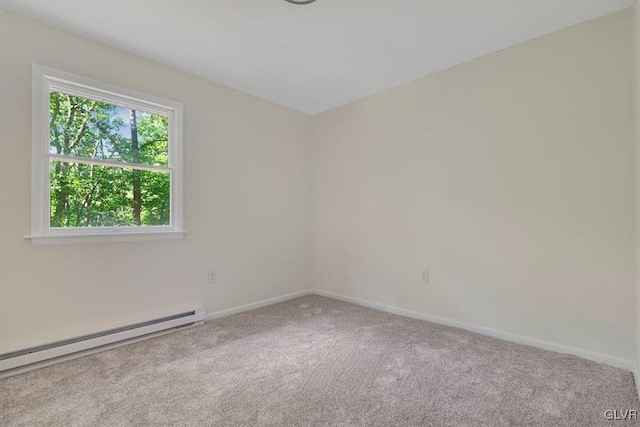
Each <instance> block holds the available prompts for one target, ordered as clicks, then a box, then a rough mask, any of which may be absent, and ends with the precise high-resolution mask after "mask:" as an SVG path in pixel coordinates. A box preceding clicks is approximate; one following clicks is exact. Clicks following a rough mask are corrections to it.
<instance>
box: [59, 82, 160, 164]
mask: <svg viewBox="0 0 640 427" xmlns="http://www.w3.org/2000/svg"><path fill="white" fill-rule="evenodd" d="M49 124H50V125H49V129H50V130H49V151H50V153H53V154H62V155H67V156H78V157H88V158H95V159H103V160H118V161H123V162H130V163H141V164H145V165H156V166H167V165H168V152H169V150H168V148H169V119H168V117H166V116H161V115H158V114H152V113H149V112H146V111H141V110H132V109H130V108H128V107H121V106H118V105H114V104H109V103H107V102H100V101H94V100H91V99H87V98H83V97H81V96H73V95H67V94H65V93H59V92H53V91H52V92H51V93H50V94H49Z"/></svg>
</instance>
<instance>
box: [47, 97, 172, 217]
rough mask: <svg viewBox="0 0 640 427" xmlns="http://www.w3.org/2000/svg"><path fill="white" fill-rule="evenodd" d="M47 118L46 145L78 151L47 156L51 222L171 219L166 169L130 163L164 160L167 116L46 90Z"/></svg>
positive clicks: (54, 150)
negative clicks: (111, 163)
mask: <svg viewBox="0 0 640 427" xmlns="http://www.w3.org/2000/svg"><path fill="white" fill-rule="evenodd" d="M127 116H128V117H127ZM49 119H50V150H51V152H52V153H55V154H59V155H63V156H73V157H77V158H78V160H77V161H75V160H72V159H64V160H62V159H60V160H58V159H55V160H52V162H51V169H50V182H51V191H50V194H51V196H50V197H51V200H50V206H51V217H50V223H51V227H101V226H102V227H104V226H132V225H169V221H170V175H169V173H168V172H161V171H147V170H140V169H135V168H132V167H127V164H128V163H129V164H131V163H136V164H145V165H155V166H167V165H168V147H169V145H168V144H169V139H168V120H167V118H166V117H164V116H160V115H155V114H151V113H148V112H144V111H139V110H129V109H127V108H124V107H119V106H116V105H112V104H109V103H105V102H99V101H94V100H90V99H86V98H83V97H79V96H73V95H68V94H64V93H58V92H51V94H50V117H49ZM127 119H128V120H127ZM127 128H128V129H127ZM82 159H100V160H112V161H118V162H122V166H123V167H117V166H107V165H94V164H88V163H83V160H82Z"/></svg>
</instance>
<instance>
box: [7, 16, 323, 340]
mask: <svg viewBox="0 0 640 427" xmlns="http://www.w3.org/2000/svg"><path fill="white" fill-rule="evenodd" d="M0 19H1V20H0V31H1V33H0V34H1V37H2V40H1V48H2V52H1V55H2V56H1V70H0V71H1V73H2V75H1V78H0V88H1V90H2V92H1V98H2V99H1V103H0V108H1V110H0V117H1V119H0V120H1V123H0V125H1V129H2V130H1V137H2V141H1V143H2V144H1V150H2V151H1V153H2V163H1V180H2V181H1V185H0V190H1V191H2V209H1V212H2V221H1V225H2V227H1V228H0V232H1V234H2V235H1V245H2V246H1V248H2V254H1V256H0V262H1V264H0V270H1V271H0V278H1V281H2V286H0V298H1V313H0V321H1V335H0V341H1V343H0V351H2V350H8V349H12V348H17V347H23V346H28V345H35V344H41V343H44V342H48V341H52V340H58V339H62V338H68V337H71V336H74V335H78V334H82V333H85V332H94V331H96V330H101V329H105V328H109V327H112V326H114V325H116V324H117V325H120V324H127V323H130V322H133V321H137V320H141V319H148V318H149V317H150V316H154V315H159V314H166V313H168V312H172V311H174V310H180V309H184V308H190V307H193V306H202V305H204V306H205V307H206V309H207V311H208V312H214V311H218V310H221V309H225V308H230V307H235V306H238V305H242V304H246V303H250V302H254V301H259V300H263V299H265V298H270V297H275V296H280V295H283V294H287V293H291V292H295V291H298V290H301V289H307V288H309V287H310V283H311V256H310V254H311V166H310V151H309V144H308V141H309V118H308V116H306V115H304V114H301V113H297V112H294V111H291V110H288V109H285V108H282V107H279V106H276V105H274V104H271V103H269V102H266V101H262V100H260V99H257V98H254V97H251V96H249V95H245V94H242V93H240V92H237V91H234V90H231V89H228V88H225V87H223V86H220V85H216V84H213V83H209V82H207V81H205V80H202V79H199V78H196V77H193V76H190V75H188V74H185V73H181V72H178V71H176V70H173V69H170V68H168V67H164V66H161V65H159V64H156V63H153V62H150V61H146V60H143V59H140V58H138V57H135V56H132V55H129V54H126V53H123V52H121V51H118V50H116V49H112V48H109V47H106V46H105V45H102V44H99V43H96V42H93V41H90V40H88V39H85V38H82V37H79V36H76V35H73V34H70V33H67V32H65V31H62V30H58V29H54V28H52V27H49V26H45V25H42V24H40V23H37V22H35V21H32V20H29V19H26V18H24V17H21V16H19V15H16V14H13V13H10V12H7V11H3V10H0ZM31 63H37V64H41V65H45V66H48V67H53V68H56V69H60V70H63V71H67V72H71V73H75V74H79V75H82V76H85V77H89V78H93V79H97V80H100V81H104V82H107V83H112V84H116V85H121V86H124V87H128V88H131V89H134V90H138V91H142V92H146V93H149V94H152V95H157V96H161V97H164V98H168V99H172V100H175V101H178V102H181V103H183V104H184V111H185V119H184V125H185V131H184V146H185V148H184V150H185V182H186V187H185V209H184V211H185V228H186V229H187V230H188V231H189V234H188V235H187V236H186V237H185V238H184V239H183V240H178V241H161V242H140V243H115V244H93V245H69V246H46V247H33V246H31V244H30V242H29V241H28V240H25V239H24V238H23V236H24V235H25V234H29V224H30V219H29V216H30V156H31V154H30V147H31V142H30V139H31V102H30V100H31V77H30V75H31V74H30V73H31V71H30V70H31ZM212 266H215V267H217V269H218V283H217V284H215V285H208V284H207V283H206V272H207V269H208V268H209V267H212Z"/></svg>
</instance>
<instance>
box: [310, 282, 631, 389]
mask: <svg viewBox="0 0 640 427" xmlns="http://www.w3.org/2000/svg"><path fill="white" fill-rule="evenodd" d="M311 293H314V294H316V295H321V296H325V297H328V298H333V299H338V300H341V301H346V302H350V303H353V304H357V305H361V306H364V307H369V308H374V309H376V310H380V311H386V312H387V313H394V314H399V315H401V316H406V317H412V318H414V319H420V320H426V321H428V322H433V323H437V324H439V325H445V326H453V327H455V328H460V329H465V330H467V331H471V332H476V333H478V334H482V335H487V336H490V337H493V338H500V339H503V340H506V341H511V342H515V343H518V344H524V345H529V346H532V347H538V348H542V349H544V350H549V351H554V352H556V353H565V354H572V355H574V356H579V357H583V358H585V359H589V360H593V361H596V362H601V363H605V364H607V365H611V366H614V367H616V368H622V369H627V370H629V371H632V372H634V374H635V372H636V369H635V363H634V361H633V360H627V359H622V358H620V357H616V356H611V355H608V354H602V353H597V352H594V351H589V350H583V349H579V348H575V347H570V346H567V345H563V344H558V343H554V342H551V341H544V340H540V339H537V338H530V337H526V336H524V335H518V334H513V333H511V332H504V331H499V330H496V329H491V328H486V327H484V326H477V325H473V324H470V323H465V322H459V321H457V320H451V319H447V318H444V317H439V316H432V315H429V314H424V313H419V312H416V311H412V310H406V309H404V308H398V307H392V306H389V305H384V304H379V303H377V302H373V301H367V300H363V299H360V298H356V297H352V296H348V295H343V294H338V293H335V292H329V291H324V290H322V289H313V290H312V292H311ZM636 378H637V376H636ZM636 384H638V382H637V380H636Z"/></svg>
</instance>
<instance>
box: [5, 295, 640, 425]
mask: <svg viewBox="0 0 640 427" xmlns="http://www.w3.org/2000/svg"><path fill="white" fill-rule="evenodd" d="M0 399H1V403H2V423H1V424H2V425H3V426H7V427H8V426H110V427H113V426H394V427H395V426H470V427H477V426H549V427H559V426H606V425H620V426H623V425H624V426H629V425H636V423H634V422H628V421H607V420H606V419H605V417H604V412H605V410H608V409H611V410H613V409H618V410H620V409H635V410H640V405H639V403H638V399H637V397H636V389H635V385H634V381H633V377H632V374H631V373H630V372H628V371H625V370H621V369H616V368H612V367H609V366H606V365H603V364H598V363H595V362H590V361H588V360H584V359H581V358H578V357H573V356H567V355H562V354H556V353H551V352H548V351H543V350H538V349H535V348H531V347H527V346H522V345H518V344H513V343H509V342H506V341H501V340H497V339H492V338H487V337H485V336H482V335H477V334H474V333H470V332H466V331H463V330H460V329H455V328H450V327H445V326H439V325H435V324H432V323H427V322H423V321H419V320H414V319H408V318H404V317H400V316H396V315H392V314H387V313H382V312H379V311H375V310H370V309H366V308H362V307H358V306H355V305H352V304H348V303H344V302H340V301H336V300H332V299H328V298H324V297H319V296H308V297H303V298H298V299H295V300H291V301H288V302H285V303H281V304H277V305H273V306H270V307H265V308H262V309H258V310H255V311H252V312H247V313H243V314H238V315H234V316H231V317H227V318H224V319H220V320H216V321H212V322H209V323H207V324H206V325H204V326H199V327H195V328H190V329H187V330H184V331H181V332H177V333H173V334H168V335H165V336H162V337H159V338H155V339H152V340H147V341H143V342H140V343H137V344H132V345H129V346H126V347H121V348H118V349H115V350H111V351H107V352H103V353H99V354H95V355H92V356H87V357H84V358H81V359H76V360H73V361H70V362H67V363H63V364H59V365H55V366H50V367H47V368H43V369H40V370H37V371H33V372H30V373H26V374H22V375H18V376H14V377H10V378H7V379H4V380H1V381H0Z"/></svg>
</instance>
